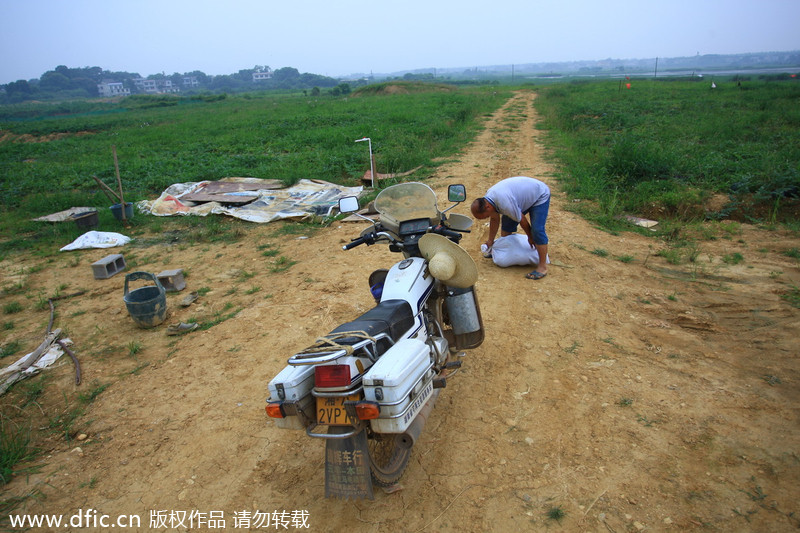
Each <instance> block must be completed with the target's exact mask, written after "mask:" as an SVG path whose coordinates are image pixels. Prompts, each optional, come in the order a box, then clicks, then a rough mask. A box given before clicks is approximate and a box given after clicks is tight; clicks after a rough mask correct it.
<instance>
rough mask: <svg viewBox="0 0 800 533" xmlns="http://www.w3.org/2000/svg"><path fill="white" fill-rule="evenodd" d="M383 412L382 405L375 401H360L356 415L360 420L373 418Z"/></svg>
mask: <svg viewBox="0 0 800 533" xmlns="http://www.w3.org/2000/svg"><path fill="white" fill-rule="evenodd" d="M380 414H381V406H380V405H379V404H377V403H375V402H358V403H357V404H356V416H357V417H358V419H359V420H372V419H374V418H378V415H380Z"/></svg>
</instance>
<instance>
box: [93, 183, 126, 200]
mask: <svg viewBox="0 0 800 533" xmlns="http://www.w3.org/2000/svg"><path fill="white" fill-rule="evenodd" d="M92 177H93V178H94V181H96V182H97V184H98V185H99V186H100V189H101V190H102V191H103V192H104V193H106V196H108V198H109V199H110V200H111V201H112V202H114V203H116V202H119V201H120V199H119V194H118V193H116V192H115V191H114V189H112V188H111V187H109V186H108V185H106V184H105V183H103V182H102V181H101V180H100V178H98V177H97V176H92Z"/></svg>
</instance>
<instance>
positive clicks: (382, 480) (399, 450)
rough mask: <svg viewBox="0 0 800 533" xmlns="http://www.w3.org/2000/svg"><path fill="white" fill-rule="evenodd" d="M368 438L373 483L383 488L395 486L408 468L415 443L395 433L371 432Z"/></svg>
mask: <svg viewBox="0 0 800 533" xmlns="http://www.w3.org/2000/svg"><path fill="white" fill-rule="evenodd" d="M367 437H368V448H369V464H370V471H371V472H372V481H373V482H374V483H375V484H376V485H378V486H381V487H389V486H391V485H394V484H395V483H397V482H398V480H399V479H400V477H401V476H402V475H403V472H404V471H405V469H406V466H408V458H409V457H410V456H411V447H412V446H413V443H412V442H411V441H410V440H409V439H408V438H406V437H404V436H403V435H397V434H394V433H372V432H370V434H369V435H368V436H367Z"/></svg>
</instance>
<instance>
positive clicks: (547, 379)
mask: <svg viewBox="0 0 800 533" xmlns="http://www.w3.org/2000/svg"><path fill="white" fill-rule="evenodd" d="M534 97H535V95H534V94H533V93H531V92H520V93H517V94H516V95H515V96H514V98H512V99H511V100H510V101H509V102H508V103H507V104H506V105H505V106H504V108H503V109H502V110H501V111H499V112H498V113H496V114H495V115H494V116H493V117H491V118H489V119H487V123H486V129H485V131H484V133H482V134H481V135H480V137H479V138H478V139H477V140H476V141H475V142H474V143H473V144H472V145H471V146H470V147H469V148H468V149H467V150H466V151H465V152H464V153H463V154H462V156H461V157H460V158H459V160H458V161H457V162H455V163H452V164H448V165H447V166H445V167H442V168H441V169H440V171H439V172H438V173H437V175H436V176H434V177H433V178H432V179H431V180H430V181H429V184H430V185H431V186H432V187H433V188H434V190H436V191H437V193H440V195H441V199H442V202H441V205H445V204H444V194H445V190H446V185H447V184H449V183H455V182H461V183H464V184H466V185H467V190H468V192H469V196H470V198H472V197H475V196H479V195H481V194H482V193H483V192H484V191H485V190H486V188H488V187H489V186H490V185H492V184H493V183H495V182H496V181H498V180H500V179H503V178H505V177H509V176H513V175H529V176H533V177H538V178H540V179H543V180H545V181H547V182H548V183H550V184H551V187H552V188H553V190H554V196H553V201H552V206H551V215H550V219H549V223H548V234H549V235H550V238H551V245H550V254H551V257H552V259H553V260H554V265H553V266H552V267H551V269H550V274H549V276H548V277H547V278H546V279H544V280H542V281H536V282H534V281H528V280H526V279H524V277H523V275H524V273H525V272H527V271H528V270H529V269H525V268H522V267H513V268H508V269H501V268H498V267H496V266H494V265H493V264H492V263H491V261H490V260H487V259H484V258H482V257H481V255H480V253H479V245H480V243H481V242H483V240H484V239H485V234H486V231H487V228H486V227H485V226H484V225H482V224H481V225H479V226H478V227H477V228H476V229H475V230H474V231H473V233H471V234H470V235H468V236H467V237H466V238H465V239H464V241H463V246H464V247H465V248H466V249H467V250H468V251H469V252H470V254H471V255H472V256H473V257H474V258H475V260H476V262H477V263H478V266H479V272H480V278H479V282H478V291H479V292H478V295H479V298H480V303H481V306H482V312H483V317H484V321H485V325H486V341H485V342H484V344H483V345H482V346H481V347H480V348H479V349H477V350H473V351H472V352H470V353H469V354H468V356H467V357H466V360H465V362H464V367H463V369H462V371H461V372H460V374H459V375H458V376H457V377H456V378H454V379H452V380H450V381H448V385H447V388H446V389H444V390H443V391H442V394H441V395H440V400H439V404H438V405H437V408H436V409H435V410H434V412H433V415H432V417H431V419H430V421H429V422H428V425H427V426H426V428H425V431H424V432H423V434H422V437H421V440H420V442H419V443H418V444H417V445H416V446H415V448H414V451H413V454H412V458H411V461H410V464H409V468H408V470H407V473H406V475H405V476H404V478H403V480H402V485H403V487H404V489H403V490H401V491H399V492H396V493H393V494H384V493H382V492H379V493H378V494H377V495H376V498H375V500H374V501H371V502H370V501H360V502H339V501H328V500H325V499H324V498H323V494H324V487H323V470H322V461H323V457H322V450H323V443H322V442H320V441H318V440H312V439H309V438H307V437H305V435H304V434H301V433H298V432H291V431H283V430H279V429H277V428H275V427H274V425H273V423H272V422H271V421H268V420H267V418H266V416H265V414H264V399H265V397H266V395H267V392H266V384H267V381H268V380H269V379H270V378H271V377H272V376H273V375H274V374H275V373H276V372H277V371H278V370H279V369H280V368H282V367H283V365H284V363H285V360H286V358H287V357H288V356H289V355H290V354H291V353H293V350H297V349H300V348H303V347H305V346H306V345H307V344H309V342H310V341H312V340H313V339H315V338H316V337H317V336H318V335H319V334H321V333H324V332H327V331H329V330H330V329H332V328H333V327H335V326H336V325H338V324H339V323H341V322H344V321H346V320H349V319H351V318H352V317H354V316H356V315H357V314H358V313H361V312H363V311H365V310H366V309H368V307H369V306H370V295H369V293H368V290H367V283H366V276H367V274H368V273H369V272H370V271H371V270H372V269H373V268H378V267H385V266H388V265H389V264H391V263H392V262H393V261H394V260H396V256H394V255H393V254H391V253H389V252H388V250H382V249H378V247H369V248H368V247H363V246H362V247H359V248H357V249H354V250H352V251H350V252H343V251H341V244H342V243H343V242H346V241H348V240H349V239H350V238H351V237H353V236H355V235H356V234H357V233H358V232H359V231H360V229H361V227H362V226H360V225H359V224H350V223H342V224H339V225H338V226H334V227H332V228H327V229H322V230H318V231H316V232H313V233H312V234H309V235H292V234H290V235H285V234H284V235H283V236H280V237H279V236H276V234H275V228H274V227H272V226H254V227H253V228H252V230H249V234H248V236H247V237H246V238H244V239H242V240H241V241H240V242H238V243H235V244H212V245H208V246H185V245H181V244H180V243H178V244H176V245H173V246H165V245H158V246H154V247H152V248H149V249H144V250H141V249H140V250H138V251H136V254H137V255H138V257H139V261H140V263H144V264H145V268H149V269H151V270H154V271H160V270H162V269H165V268H175V267H182V268H185V269H186V270H187V272H188V277H187V281H188V283H189V286H190V288H191V289H197V288H199V287H209V288H211V291H210V292H208V293H207V294H205V295H203V296H202V297H201V298H200V299H199V300H198V302H196V303H195V304H193V306H192V307H190V308H189V309H183V308H180V307H179V306H178V305H177V302H178V301H180V299H181V298H182V297H183V295H182V294H180V295H175V296H170V300H169V305H170V308H171V309H172V316H171V317H170V322H174V321H177V320H188V319H190V318H192V317H203V316H206V317H207V316H217V317H220V318H224V317H225V315H226V313H229V312H231V311H233V310H235V309H236V308H239V307H242V308H243V310H242V311H241V312H239V313H238V314H237V315H236V316H235V317H234V318H230V319H228V320H224V321H221V322H220V323H219V324H218V325H216V326H214V327H212V328H211V329H209V330H206V331H203V332H195V333H191V334H189V335H186V336H183V337H179V338H177V339H176V338H174V337H166V336H165V335H164V331H163V328H160V329H158V330H156V331H143V330H139V329H137V328H136V327H134V325H133V324H132V322H131V320H130V319H129V317H128V316H127V314H126V312H125V309H124V305H123V303H122V299H121V294H122V289H121V287H122V282H123V280H122V279H121V276H116V277H114V278H111V279H109V280H106V281H103V282H102V283H98V282H97V281H95V280H93V279H91V272H89V269H88V266H87V265H88V264H90V263H91V262H93V261H95V260H96V259H98V258H99V257H102V256H104V255H106V252H102V251H100V252H86V253H82V254H80V255H79V256H78V257H80V261H76V260H75V258H74V256H72V257H70V258H67V257H65V258H63V259H61V258H58V259H57V261H56V262H55V263H51V264H48V265H46V267H45V268H43V269H39V270H36V271H35V272H31V273H30V274H28V279H27V282H28V284H30V285H33V286H37V287H46V288H47V290H48V291H49V292H48V294H51V293H52V291H53V290H54V289H55V287H58V286H59V284H60V283H63V280H65V279H67V280H69V281H70V287H71V288H72V287H74V288H78V287H85V288H89V289H91V291H90V293H89V294H88V295H87V297H84V298H76V299H74V300H65V301H63V302H61V303H60V304H59V323H57V325H59V326H60V327H64V328H67V329H68V331H69V333H70V335H72V336H73V337H74V338H75V339H76V341H77V343H78V345H79V346H80V347H81V348H82V349H83V350H84V351H85V352H87V351H90V352H91V353H93V354H95V355H93V356H92V357H91V358H88V359H86V360H85V361H84V372H85V376H86V384H85V385H82V386H81V387H82V388H78V389H76V388H75V386H74V385H72V384H70V380H71V379H72V376H71V367H70V366H68V365H65V366H62V367H60V368H58V369H56V370H54V371H53V377H51V378H50V379H49V381H48V382H47V387H48V388H54V389H56V390H58V388H63V389H64V390H66V391H67V392H68V393H73V392H74V391H76V390H78V391H86V390H91V389H92V387H93V386H94V387H97V386H98V385H99V384H106V383H110V384H111V385H110V386H109V387H108V388H107V389H105V390H104V391H103V392H102V393H101V394H99V396H97V398H96V399H95V400H94V401H93V402H92V403H91V404H89V405H88V407H87V408H86V413H85V414H84V415H83V416H82V417H80V418H78V419H76V420H75V421H74V424H73V425H71V426H70V427H69V428H68V430H69V432H70V433H71V434H72V435H73V436H74V435H78V434H79V433H83V434H86V435H87V438H86V439H85V440H83V441H77V440H73V441H72V442H69V443H67V442H65V441H64V439H63V437H61V436H59V435H54V436H53V437H52V439H51V441H50V442H49V443H47V444H48V446H49V452H48V454H47V456H46V457H44V458H43V461H42V462H43V466H42V468H41V471H40V473H39V474H35V475H32V476H31V477H30V478H29V479H27V480H26V479H24V478H23V477H19V478H18V479H16V480H15V481H14V482H13V483H12V484H11V485H9V486H8V487H7V493H8V494H9V495H12V494H13V495H20V494H25V493H27V492H29V491H31V490H33V489H37V490H39V491H40V492H41V495H42V496H43V497H42V498H28V499H27V500H25V502H24V504H23V505H22V506H21V507H20V508H19V509H18V510H21V511H24V512H29V513H40V514H43V513H50V514H54V513H60V514H64V515H65V516H70V515H72V514H73V513H76V512H77V511H78V510H79V509H83V510H85V509H88V508H92V509H98V510H99V511H100V512H101V513H103V514H106V515H109V516H111V517H113V518H114V519H115V518H116V517H117V516H118V515H138V516H139V517H140V518H141V524H142V528H141V530H165V529H169V527H168V526H169V525H170V524H174V523H175V522H174V520H175V519H176V518H181V517H182V518H183V519H184V522H183V525H184V526H186V527H177V528H176V529H177V530H180V531H185V530H198V531H202V530H210V529H213V528H212V527H211V526H213V525H220V524H219V523H218V522H212V523H210V524H209V522H208V520H217V519H220V518H223V519H224V521H225V525H226V526H227V528H228V529H230V530H235V529H236V528H235V527H234V526H237V525H238V526H244V525H246V521H245V519H246V518H248V517H249V518H250V526H251V528H252V529H255V530H260V529H263V530H269V529H272V530H275V527H274V526H275V523H274V519H275V518H276V516H275V515H273V514H272V513H273V512H274V511H278V512H281V511H286V512H287V514H288V515H291V514H292V513H295V512H296V511H298V512H299V511H304V512H306V513H307V514H306V515H305V523H306V524H308V525H310V528H309V529H310V530H311V531H352V532H361V531H364V532H367V531H376V532H377V531H476V532H477V531H504V532H505V531H526V530H527V531H530V530H533V531H540V530H541V531H545V530H551V529H563V530H566V531H599V532H607V531H611V532H623V531H637V530H648V531H663V530H672V531H685V530H704V529H710V530H717V531H771V532H772V531H793V530H796V529H797V528H798V526H800V516H797V515H796V513H797V512H798V511H800V509H798V501H799V500H800V499H799V498H798V495H799V494H798V487H800V455H799V454H800V450H798V442H800V425H799V424H798V419H799V416H798V415H800V412H798V406H799V405H800V401H798V400H800V398H799V397H798V395H799V394H800V392H799V391H800V389H798V386H797V384H798V382H800V375H799V374H798V369H799V365H798V359H797V355H798V350H797V345H796V341H797V339H798V338H799V337H800V318H799V316H800V313H798V310H797V309H796V308H793V307H791V306H790V305H789V304H788V303H787V302H786V301H785V300H783V299H781V297H780V295H781V294H783V293H785V292H787V290H788V289H789V288H790V287H791V286H792V284H794V285H797V284H798V283H800V272H799V271H798V262H797V260H795V259H792V258H790V257H787V256H786V255H784V254H782V252H785V251H786V250H789V249H793V248H794V249H797V248H798V247H800V244H799V243H798V242H797V241H796V240H794V241H792V240H791V239H790V237H788V236H787V235H785V234H781V233H780V232H765V231H762V230H759V229H757V228H755V227H751V226H739V225H720V224H716V225H714V224H711V225H709V226H708V231H709V232H713V233H715V235H716V236H717V238H716V239H714V240H704V241H702V242H700V243H699V247H698V248H697V249H696V250H695V252H696V253H695V255H694V262H691V263H684V264H680V265H677V266H676V265H673V264H669V263H667V262H666V261H665V259H664V257H661V256H657V255H656V252H658V251H659V250H660V249H661V248H662V246H663V244H662V243H660V242H658V241H655V240H652V239H647V238H645V237H642V236H639V235H636V234H632V233H631V234H628V233H625V234H620V235H610V234H608V233H605V232H602V231H599V230H597V229H595V228H593V227H592V226H591V225H590V224H588V223H587V222H585V221H584V220H582V219H581V218H579V217H578V216H576V215H574V214H572V213H571V212H569V211H568V210H566V209H565V207H566V203H567V201H568V200H567V199H566V198H565V197H564V196H563V195H562V194H560V193H559V192H558V183H557V182H556V181H555V179H554V177H553V176H554V170H553V169H552V168H551V167H550V166H549V165H548V164H547V163H546V162H545V161H544V159H543V157H542V155H543V153H542V152H543V148H542V146H541V144H540V142H539V133H538V132H537V130H536V128H535V122H536V114H535V111H534V108H533V99H534ZM456 212H461V213H464V214H468V204H465V205H462V206H459V207H458V208H457V209H456ZM302 237H308V238H302ZM267 245H270V246H267ZM275 248H278V249H280V255H281V256H285V257H287V258H290V259H291V260H293V261H297V263H296V264H294V265H293V266H291V267H290V268H289V269H288V270H285V271H279V270H280V268H277V267H279V266H280V264H279V263H275V262H274V261H275V258H274V257H273V258H269V257H265V256H264V250H265V249H266V250H269V249H275ZM132 252H133V250H131V251H130V252H128V251H126V252H125V253H132ZM735 253H739V254H741V255H742V256H743V258H744V260H743V261H741V262H739V263H738V264H737V263H736V262H735V261H728V262H724V261H723V257H726V256H727V257H730V256H732V254H735ZM29 261H30V262H28V261H25V264H23V265H20V264H15V265H9V264H8V262H4V263H2V264H0V266H1V267H2V273H3V278H2V281H3V283H4V284H5V283H8V282H13V279H14V276H15V275H17V274H16V273H18V272H20V267H21V266H22V267H28V268H30V267H32V266H35V265H36V264H37V263H36V260H35V259H34V258H31V259H30V260H29ZM40 261H41V260H40ZM147 261H150V262H151V263H152V264H151V265H150V266H149V267H148V266H147V265H146V262H147ZM164 265H169V266H164ZM273 270H275V271H278V272H273ZM98 286H100V287H102V288H97V287H98ZM68 290H70V289H68ZM36 316H37V318H32V319H31V323H32V326H31V336H35V334H37V332H39V331H41V330H42V327H41V322H42V316H43V315H42V312H39V314H38V315H36ZM45 322H46V319H45ZM93 384H94V385H93ZM48 390H50V389H48ZM55 396H59V397H60V395H59V394H56V395H54V397H55ZM57 401H58V398H55V399H52V400H51V403H50V405H49V406H48V408H49V409H51V410H52V409H55V408H56V407H54V406H56V405H57ZM48 412H52V411H48ZM51 420H52V419H51ZM77 447H79V448H80V449H79V450H78V449H76V448H77ZM173 511H174V512H176V513H180V512H185V513H186V514H185V515H184V516H182V515H180V514H173V515H170V512H173ZM192 513H195V516H194V522H190V515H191V514H192ZM258 513H269V515H268V517H269V518H270V520H271V521H270V522H269V527H267V525H265V523H264V521H263V520H264V515H263V514H258ZM560 513H563V517H562V518H561V519H560V521H556V520H555V519H554V518H553V517H555V516H557V515H558V514H560ZM299 515H300V513H295V516H296V517H298V516H299ZM548 515H550V516H548ZM154 517H161V518H163V520H164V522H163V524H164V525H165V526H167V527H149V526H151V525H154V526H155V525H157V524H154V523H153V522H152V521H151V520H153V519H154ZM257 520H261V522H260V523H259V522H257ZM201 521H205V522H204V524H205V525H202V526H201V527H198V525H199V524H201V523H203V522H201ZM190 525H194V527H189V526H190ZM259 525H260V526H261V527H257V526H259ZM287 525H288V529H290V530H291V529H300V528H297V527H295V525H297V524H295V523H293V522H289V523H288V524H287ZM240 529H243V530H246V529H248V528H247V527H241V528H240ZM282 529H283V528H279V530H282ZM68 530H70V531H87V530H97V529H91V528H90V529H86V528H79V527H73V528H71V529H68ZM60 531H63V529H62V530H60Z"/></svg>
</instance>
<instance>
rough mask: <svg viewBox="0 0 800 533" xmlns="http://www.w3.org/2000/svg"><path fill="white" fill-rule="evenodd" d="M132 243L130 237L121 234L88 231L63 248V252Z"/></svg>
mask: <svg viewBox="0 0 800 533" xmlns="http://www.w3.org/2000/svg"><path fill="white" fill-rule="evenodd" d="M129 242H131V238H130V237H126V236H125V235H122V234H121V233H113V232H110V231H87V232H86V233H84V234H83V235H81V236H80V237H78V238H77V239H75V240H74V241H72V242H71V243H69V244H68V245H66V246H64V247H63V248H61V251H62V252H66V251H69V250H82V249H84V248H113V247H114V246H123V245H125V244H128V243H129Z"/></svg>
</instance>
